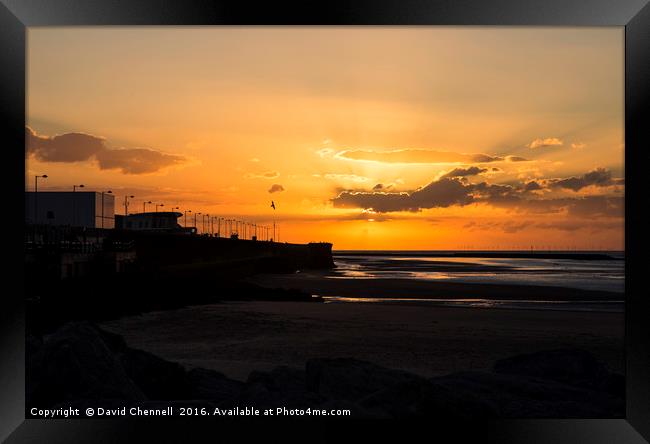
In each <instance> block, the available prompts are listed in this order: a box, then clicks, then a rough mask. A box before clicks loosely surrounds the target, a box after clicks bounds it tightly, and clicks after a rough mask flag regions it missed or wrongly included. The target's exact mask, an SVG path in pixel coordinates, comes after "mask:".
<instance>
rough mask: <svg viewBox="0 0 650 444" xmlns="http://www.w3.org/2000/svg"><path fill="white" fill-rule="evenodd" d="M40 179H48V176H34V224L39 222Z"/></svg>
mask: <svg viewBox="0 0 650 444" xmlns="http://www.w3.org/2000/svg"><path fill="white" fill-rule="evenodd" d="M38 179H47V174H43V175H42V176H38V175H37V176H34V224H36V223H37V222H38Z"/></svg>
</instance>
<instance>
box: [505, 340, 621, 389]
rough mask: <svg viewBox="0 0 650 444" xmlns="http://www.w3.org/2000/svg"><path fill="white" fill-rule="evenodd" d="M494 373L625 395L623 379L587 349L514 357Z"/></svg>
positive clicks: (540, 352) (542, 352)
mask: <svg viewBox="0 0 650 444" xmlns="http://www.w3.org/2000/svg"><path fill="white" fill-rule="evenodd" d="M494 371H495V372H496V373H499V374H503V375H519V376H527V377H533V378H541V379H546V380H551V381H556V382H559V383H562V384H567V385H571V386H576V387H585V388H590V389H594V390H600V391H606V392H609V393H612V394H616V395H618V396H623V395H624V393H625V381H624V378H623V376H622V375H617V374H613V373H611V372H609V370H608V369H607V367H605V365H604V364H603V363H601V362H600V361H598V359H596V357H595V356H593V355H592V354H591V353H589V352H586V351H584V350H574V349H560V350H548V351H539V352H535V353H528V354H522V355H517V356H512V357H509V358H506V359H501V360H499V361H497V362H496V363H495V364H494Z"/></svg>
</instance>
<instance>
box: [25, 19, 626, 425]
mask: <svg viewBox="0 0 650 444" xmlns="http://www.w3.org/2000/svg"><path fill="white" fill-rule="evenodd" d="M26 45H27V52H26V70H25V74H26V80H25V81H26V116H25V119H26V122H25V174H24V183H25V251H26V253H25V273H26V291H27V308H26V321H27V337H26V340H27V350H26V353H27V360H26V371H27V374H26V397H27V398H26V399H27V405H26V415H27V417H28V418H29V417H43V415H46V414H51V415H55V416H56V415H62V414H63V413H62V412H70V414H71V415H73V416H74V415H75V413H73V412H74V411H81V412H82V414H81V417H83V416H84V415H83V411H86V409H89V408H90V409H91V410H92V411H93V414H94V415H95V416H97V417H99V416H129V415H131V416H141V415H144V416H147V415H150V416H167V415H171V416H178V415H184V414H193V413H194V414H195V415H198V416H201V415H206V416H250V415H253V416H257V415H259V416H274V415H275V416H305V415H320V416H351V417H364V418H365V417H372V418H399V417H430V416H445V417H446V416H450V417H462V418H484V417H487V418H622V417H624V415H625V409H624V407H625V374H624V370H625V365H624V364H625V361H624V357H625V355H624V331H625V319H624V304H625V297H624V295H625V251H624V250H625V216H624V215H625V162H624V156H625V120H624V119H625V106H624V105H625V103H624V98H625V90H624V87H625V84H624V80H625V63H624V62H625V31H624V28H623V27H515V26H511V27H501V26H489V27H475V26H465V27H454V26H412V27H397V26H367V27H356V26H348V27H340V26H315V27H300V26H291V27H290V26H178V27H158V26H148V27H144V26H124V27H122V26H120V27H113V26H106V27H79V26H76V27H50V26H42V27H38V26H37V27H30V28H29V29H28V30H27V34H26ZM66 409H68V410H66ZM122 409H124V410H122ZM188 409H189V410H188ZM193 409H196V410H193ZM188 411H189V413H188ZM256 411H257V412H258V413H254V412H256ZM307 411H308V412H309V413H305V412H307ZM134 412H135V413H134ZM141 412H146V413H141ZM202 412H203V413H202ZM205 412H207V413H205ZM251 412H253V413H251ZM301 412H302V413H301ZM314 412H318V413H314ZM66 414H67V413H66Z"/></svg>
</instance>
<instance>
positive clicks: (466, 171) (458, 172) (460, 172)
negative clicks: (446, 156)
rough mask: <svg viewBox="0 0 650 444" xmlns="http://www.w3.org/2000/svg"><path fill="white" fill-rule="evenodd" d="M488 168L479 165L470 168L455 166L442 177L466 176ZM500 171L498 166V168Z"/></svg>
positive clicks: (474, 174) (483, 171) (482, 171)
mask: <svg viewBox="0 0 650 444" xmlns="http://www.w3.org/2000/svg"><path fill="white" fill-rule="evenodd" d="M487 170H488V169H487V168H479V167H477V166H472V167H469V168H454V169H453V170H451V171H450V172H448V173H446V174H444V175H443V176H441V177H466V176H476V175H478V174H481V173H485V172H486V171H487ZM497 171H498V168H497Z"/></svg>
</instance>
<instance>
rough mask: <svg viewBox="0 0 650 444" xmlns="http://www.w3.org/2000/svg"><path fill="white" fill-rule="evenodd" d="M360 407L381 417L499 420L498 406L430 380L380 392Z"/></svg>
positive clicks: (402, 384) (410, 382)
mask: <svg viewBox="0 0 650 444" xmlns="http://www.w3.org/2000/svg"><path fill="white" fill-rule="evenodd" d="M359 404H360V405H361V406H362V407H363V408H365V409H367V410H368V411H370V412H372V413H373V414H376V415H378V416H385V417H391V418H400V417H412V416H435V417H455V418H475V417H496V416H498V409H497V407H496V406H495V405H494V404H493V403H491V402H490V401H489V400H487V399H483V398H481V397H478V396H475V395H473V394H471V393H457V392H456V391H455V390H454V389H453V388H450V387H447V386H445V385H443V384H438V383H435V382H432V381H427V380H424V379H422V380H416V379H414V380H411V381H407V382H401V383H398V384H395V385H392V386H390V387H388V388H386V389H383V390H379V391H377V392H375V393H373V394H371V395H369V396H367V397H365V398H364V399H362V400H361V401H359Z"/></svg>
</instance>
